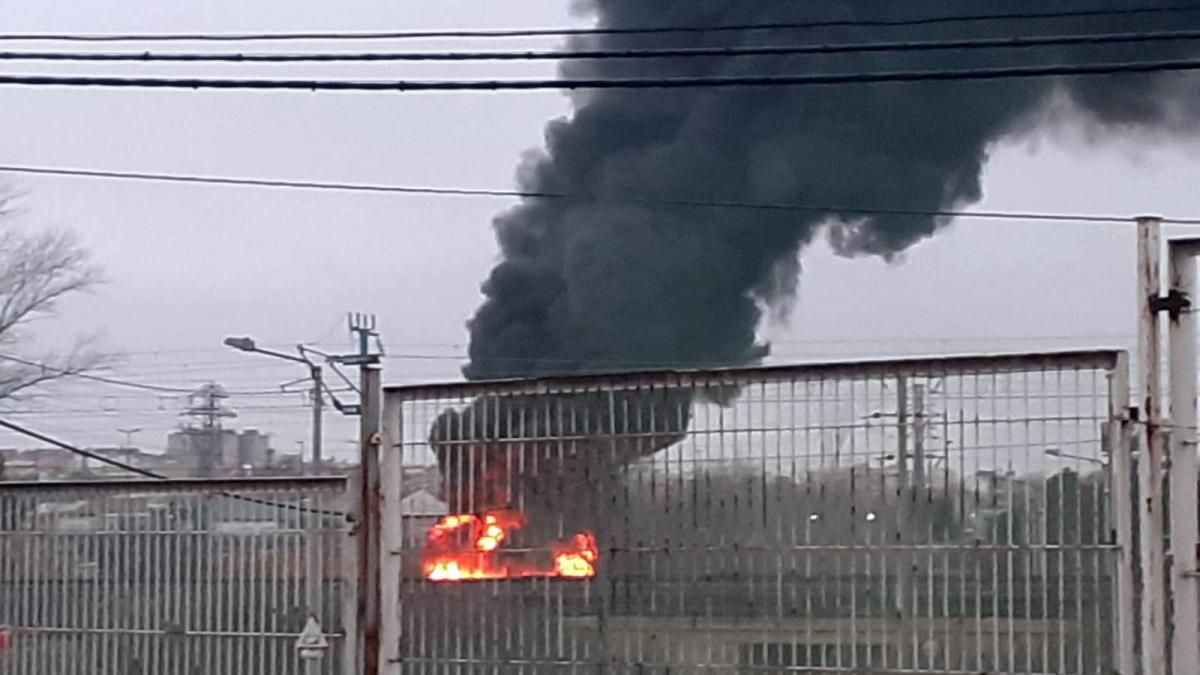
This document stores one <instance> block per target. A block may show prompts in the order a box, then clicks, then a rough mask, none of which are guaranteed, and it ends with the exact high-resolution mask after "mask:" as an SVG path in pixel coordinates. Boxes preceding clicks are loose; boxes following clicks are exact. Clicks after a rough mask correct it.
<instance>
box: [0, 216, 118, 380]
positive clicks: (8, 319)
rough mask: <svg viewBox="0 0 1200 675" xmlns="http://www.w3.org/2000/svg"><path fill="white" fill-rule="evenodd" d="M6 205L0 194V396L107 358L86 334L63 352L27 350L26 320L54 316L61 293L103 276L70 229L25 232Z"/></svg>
mask: <svg viewBox="0 0 1200 675" xmlns="http://www.w3.org/2000/svg"><path fill="white" fill-rule="evenodd" d="M11 204H12V202H11V199H10V198H8V197H6V196H3V195H0V401H4V400H12V399H16V398H19V397H21V396H22V395H23V394H26V393H28V392H29V391H30V390H31V389H32V388H34V387H37V386H38V385H41V384H45V383H47V382H50V381H53V380H58V379H62V378H66V377H73V376H76V375H79V374H81V373H84V372H86V371H88V370H92V369H94V368H97V367H99V366H101V365H103V364H104V363H106V362H107V361H108V358H107V357H106V356H105V355H104V354H102V353H100V352H98V351H96V350H95V349H94V348H93V342H94V340H93V339H91V338H89V337H84V338H80V339H78V340H77V341H76V342H75V344H74V346H72V347H71V348H70V349H69V350H67V351H66V353H53V352H47V351H42V352H38V353H34V352H32V351H31V341H32V336H31V335H30V332H29V331H28V328H29V326H30V324H33V323H35V322H37V321H40V320H44V319H47V318H50V317H53V316H54V315H55V313H56V311H57V309H58V303H59V302H60V301H61V300H62V299H63V298H65V297H68V296H70V295H73V294H76V293H81V292H85V291H87V290H89V289H91V288H93V287H94V286H96V284H98V283H100V282H101V280H102V276H101V272H100V268H99V267H97V266H96V265H94V264H92V262H91V260H90V257H89V254H88V251H87V250H86V249H85V248H83V247H82V246H81V245H80V244H79V242H78V240H77V239H76V237H75V235H74V234H73V233H71V232H69V231H63V230H51V231H45V232H40V233H28V232H24V231H22V230H20V229H18V228H16V227H15V226H13V225H12V224H11V222H9V221H8V217H9V216H11V208H9V207H11Z"/></svg>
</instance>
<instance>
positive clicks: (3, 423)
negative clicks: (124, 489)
mask: <svg viewBox="0 0 1200 675" xmlns="http://www.w3.org/2000/svg"><path fill="white" fill-rule="evenodd" d="M0 427H3V428H5V429H8V430H9V431H12V432H15V433H18V434H21V435H22V436H27V437H29V438H32V439H35V440H38V441H41V442H43V443H48V444H50V445H53V446H55V447H57V448H61V449H63V450H66V451H67V452H70V453H72V454H75V455H78V456H80V457H85V458H87V459H90V460H94V461H97V462H100V463H101V464H107V465H109V466H113V467H116V468H118V469H122V470H124V471H128V472H130V473H133V474H136V475H139V476H141V477H143V478H152V479H155V480H161V481H164V482H167V483H170V482H171V481H172V478H171V477H169V476H164V475H163V474H160V473H157V472H154V471H149V470H147V469H143V468H141V467H139V466H134V465H132V464H129V463H126V462H122V461H120V460H117V459H112V458H111V457H106V456H104V455H102V454H99V453H96V452H92V451H90V450H85V449H83V448H80V447H77V446H74V445H71V444H70V443H67V442H65V441H60V440H58V439H57V438H54V437H52V436H47V435H46V434H43V433H40V432H37V431H34V430H33V429H30V428H28V427H24V426H21V425H20V424H15V423H13V422H9V421H8V420H6V419H3V418H0ZM217 494H219V495H221V496H222V497H227V498H229V499H236V500H238V501H243V502H247V503H251V504H256V505H259V506H269V507H273V508H279V509H286V510H291V511H298V512H301V513H315V514H318V515H323V516H337V517H345V516H346V513H344V512H342V511H332V510H327V509H313V508H309V507H307V506H300V505H296V504H280V503H278V502H273V501H270V500H265V499H258V498H255V497H247V496H245V495H238V494H233V493H231V492H228V491H225V490H220V491H218V492H217Z"/></svg>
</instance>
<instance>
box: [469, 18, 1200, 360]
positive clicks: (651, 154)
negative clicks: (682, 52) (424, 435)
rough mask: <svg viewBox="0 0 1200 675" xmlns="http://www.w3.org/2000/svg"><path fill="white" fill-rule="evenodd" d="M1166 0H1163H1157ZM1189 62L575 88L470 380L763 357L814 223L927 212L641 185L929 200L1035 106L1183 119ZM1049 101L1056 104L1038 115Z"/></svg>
mask: <svg viewBox="0 0 1200 675" xmlns="http://www.w3.org/2000/svg"><path fill="white" fill-rule="evenodd" d="M1170 2H1171V3H1174V2H1175V0H1170ZM1168 4H1169V3H1168V2H1165V1H1163V0H1155V1H1153V2H1140V3H1130V2H1128V1H1126V2H1112V1H1106V0H1090V1H1083V0H1071V1H1061V0H1060V1H1054V0H1037V1H1034V0H1020V1H1018V0H988V1H978V0H975V1H971V0H967V1H964V2H956V3H941V2H931V1H925V2H906V3H883V2H878V1H877V0H828V1H825V2H802V1H800V0H584V1H583V2H580V3H578V6H579V9H580V11H581V12H584V13H587V14H589V15H591V16H593V17H594V19H595V22H596V24H597V25H598V26H601V27H613V28H621V27H653V26H673V25H688V26H692V25H712V26H718V25H730V24H755V23H771V22H785V21H809V20H818V21H819V20H825V19H850V20H853V19H880V18H909V17H914V16H937V15H944V14H949V13H953V14H956V15H959V14H994V13H1010V12H1017V11H1021V10H1029V11H1036V12H1048V11H1071V10H1082V9H1097V8H1127V7H1130V6H1138V7H1152V6H1164V5H1168ZM1198 26H1200V13H1185V14H1157V15H1154V14H1148V15H1145V16H1140V17H1129V16H1124V17H1107V18H1089V19H1080V18H1075V19H1069V20H1052V21H1021V22H1012V21H1009V22H981V23H958V24H939V25H933V26H924V27H919V28H911V27H910V28H905V29H891V30H887V31H881V30H879V29H864V28H857V29H848V28H838V29H828V30H825V31H823V32H817V31H804V32H800V31H796V32H738V33H696V34H686V35H682V36H681V35H651V36H628V35H626V36H600V37H586V38H580V39H577V40H574V41H572V42H571V43H570V45H569V46H570V48H574V49H584V48H587V49H597V48H613V49H637V48H642V49H645V48H653V47H668V46H719V45H727V46H738V45H753V44H801V43H805V44H807V43H817V42H870V41H894V40H936V39H945V38H952V37H957V38H961V37H984V36H1014V35H1031V34H1039V33H1041V34H1054V35H1058V34H1065V33H1114V32H1130V31H1153V30H1180V29H1188V28H1192V29H1194V28H1196V27H1198ZM1198 54H1200V47H1197V46H1195V45H1194V44H1191V43H1186V42H1183V43H1179V42H1176V43H1165V44H1155V45H1153V46H1146V45H1121V46H1111V45H1110V46H1095V45H1093V46H1080V47H1070V48H1040V49H1035V50H987V51H982V50H980V51H971V52H932V53H917V52H907V53H883V54H869V55H841V56H829V57H814V56H798V57H772V58H758V57H752V58H745V57H741V58H706V59H686V60H684V59H661V60H645V61H619V60H609V61H577V62H566V65H564V67H563V74H564V76H567V77H576V76H578V77H610V78H620V77H657V76H662V77H679V76H706V75H713V76H721V75H726V76H735V75H771V74H795V73H808V72H861V71H888V70H907V69H923V68H928V69H950V68H972V67H988V66H992V67H995V66H1002V65H1019V64H1048V63H1089V62H1113V61H1126V60H1137V59H1147V58H1153V59H1165V58H1173V57H1180V56H1187V55H1198ZM1198 92H1200V80H1197V79H1196V78H1195V77H1194V76H1191V75H1181V74H1162V75H1135V76H1123V77H1088V78H1074V79H1025V80H1006V81H990V82H959V83H896V84H887V85H861V86H834V87H796V88H770V89H767V88H753V89H746V88H727V89H696V90H672V91H654V90H605V91H598V92H580V93H575V94H573V95H572V96H573V99H572V102H573V108H574V111H573V114H572V115H571V116H570V117H569V118H567V119H560V120H555V121H553V122H551V123H550V124H549V125H548V127H547V129H546V143H545V148H544V149H542V150H538V151H535V152H531V153H529V155H528V156H527V157H526V158H525V160H524V162H523V163H522V166H521V168H520V171H519V183H520V186H521V188H522V189H525V190H529V191H541V192H554V193H569V194H572V195H586V196H588V197H590V198H591V199H588V200H570V201H568V200H547V199H530V200H526V201H525V202H523V203H522V204H520V205H519V206H517V207H516V208H514V209H512V210H511V211H508V212H507V213H504V214H502V215H501V216H499V217H498V218H497V220H496V223H495V226H496V231H497V237H498V239H499V242H500V246H501V250H502V253H503V260H502V262H501V263H499V264H498V265H497V266H496V268H495V269H494V270H492V273H491V275H490V277H489V278H488V280H487V281H486V282H485V284H484V286H483V289H484V292H485V295H486V298H487V299H486V301H485V302H484V304H483V306H482V307H480V309H479V311H478V312H477V314H476V315H475V317H474V318H473V319H472V320H471V322H470V332H471V347H470V356H471V363H470V364H469V365H468V366H467V367H466V369H465V374H466V375H467V376H468V377H469V378H472V379H481V378H492V377H511V376H524V375H539V374H548V373H571V372H586V371H600V370H623V369H639V368H640V369H645V368H649V367H653V366H657V365H684V364H686V365H702V364H708V365H728V364H739V363H744V362H748V361H752V360H754V359H756V358H758V357H760V356H761V355H762V350H761V348H759V347H758V346H757V345H756V343H755V335H756V329H757V327H758V325H759V323H760V320H761V319H762V316H763V312H764V311H771V312H776V313H779V314H780V315H786V313H787V309H788V306H789V303H790V301H791V300H792V299H793V298H794V296H795V292H796V290H797V284H798V279H799V253H800V251H801V249H802V248H803V247H804V246H805V245H806V244H808V243H809V242H810V241H812V239H813V238H814V237H815V236H817V235H818V233H819V232H820V231H821V229H822V226H825V225H827V226H828V230H827V235H828V237H829V238H830V241H831V242H832V243H833V244H834V246H835V248H836V249H837V250H838V251H839V252H840V253H843V254H845V255H860V254H865V255H879V256H884V257H889V256H892V255H894V254H896V253H898V252H900V251H903V250H904V249H905V248H907V247H908V246H911V245H912V244H913V243H915V242H917V241H920V240H921V239H922V238H925V237H928V236H930V235H932V234H933V233H934V232H935V231H937V229H938V228H939V227H941V226H943V225H945V223H944V222H941V221H940V220H939V219H935V218H929V217H922V216H877V217H871V218H862V217H859V216H857V215H855V214H853V213H839V212H837V211H836V210H831V211H829V212H827V213H812V212H800V211H795V212H787V211H769V210H747V209H723V208H699V207H690V206H661V205H660V206H655V205H647V204H644V203H643V204H641V205H639V203H638V200H700V201H742V202H774V203H798V204H809V205H829V206H841V207H843V208H853V207H866V208H870V207H881V208H889V209H898V210H913V211H931V210H939V209H947V208H955V207H963V206H966V205H969V204H971V203H973V202H976V201H978V200H979V199H980V198H981V196H982V186H981V184H980V176H981V172H982V169H983V167H984V165H985V164H986V162H987V159H988V152H989V148H990V147H991V145H992V144H993V143H994V142H995V141H997V140H999V139H1001V138H1003V137H1005V136H1006V135H1010V134H1013V133H1018V132H1021V131H1025V130H1028V129H1030V128H1033V127H1035V126H1036V125H1038V124H1039V123H1040V122H1041V121H1042V119H1043V118H1045V117H1046V115H1044V113H1045V112H1046V111H1047V109H1048V107H1049V106H1050V104H1051V103H1053V104H1054V106H1055V110H1056V111H1059V112H1060V113H1061V112H1062V111H1064V110H1065V111H1067V112H1066V119H1068V120H1070V122H1071V123H1073V124H1079V125H1087V126H1088V127H1090V128H1089V131H1092V132H1096V133H1097V134H1098V135H1099V136H1104V135H1116V134H1134V133H1149V134H1152V135H1159V134H1164V135H1165V134H1191V133H1194V132H1196V131H1197V129H1198V128H1200V115H1198V114H1197V113H1198V112H1200V93H1198ZM1056 117H1057V118H1058V119H1062V118H1063V115H1061V114H1060V115H1057V116H1056Z"/></svg>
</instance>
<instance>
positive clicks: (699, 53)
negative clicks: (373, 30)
mask: <svg viewBox="0 0 1200 675" xmlns="http://www.w3.org/2000/svg"><path fill="white" fill-rule="evenodd" d="M1198 39H1200V31H1171V32H1149V33H1101V34H1079V35H1045V36H1034V37H1001V38H981V39H964V40H934V41H905V42H858V43H845V44H797V45H758V46H750V47H683V48H671V49H582V50H571V51H564V50H561V49H554V50H538V51H451V52H429V51H425V52H420V51H417V52H411V51H410V52H357V53H353V52H308V53H293V54H284V53H269V52H268V53H240V52H219V53H197V52H159V53H155V52H149V51H142V52H56V51H7V52H0V61H86V62H92V61H96V62H112V61H115V62H127V61H128V62H138V63H153V62H170V63H174V62H185V63H186V62H206V61H216V62H229V63H322V62H402V61H413V62H424V61H437V62H444V61H561V60H602V59H630V60H634V59H664V58H701V57H746V56H799V55H816V54H856V53H871V52H911V51H941V50H968V49H1028V48H1032V47H1050V46H1073V45H1097V46H1099V45H1114V44H1134V43H1147V42H1191V41H1195V40H1198Z"/></svg>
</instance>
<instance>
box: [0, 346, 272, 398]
mask: <svg viewBox="0 0 1200 675" xmlns="http://www.w3.org/2000/svg"><path fill="white" fill-rule="evenodd" d="M0 360H4V361H12V362H14V363H20V364H22V365H25V366H29V367H31V368H39V369H41V370H48V371H50V372H55V373H58V374H60V375H62V376H63V377H70V378H76V379H80V380H89V381H92V382H100V383H102V384H110V385H113V386H115V387H126V388H129V389H141V390H144V391H153V392H158V393H166V394H194V393H196V388H192V389H186V388H180V387H168V386H163V385H158V384H144V383H141V382H131V381H129V380H119V379H116V378H112V377H103V376H100V375H92V374H90V373H77V372H73V371H70V370H65V369H63V368H58V367H56V366H51V365H49V364H46V363H39V362H37V361H30V360H28V359H23V358H21V357H19V356H13V355H12V354H0ZM226 393H228V394H229V395H230V396H267V395H271V394H279V393H286V392H275V391H227V392H226Z"/></svg>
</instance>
